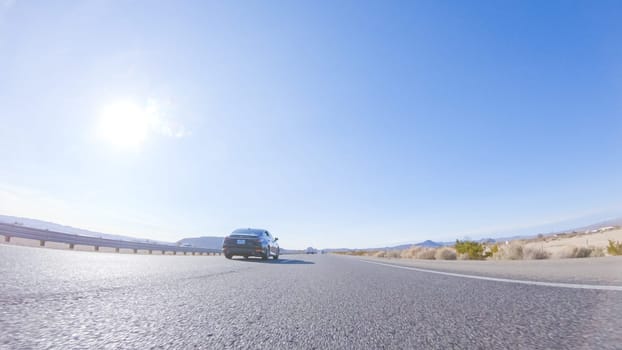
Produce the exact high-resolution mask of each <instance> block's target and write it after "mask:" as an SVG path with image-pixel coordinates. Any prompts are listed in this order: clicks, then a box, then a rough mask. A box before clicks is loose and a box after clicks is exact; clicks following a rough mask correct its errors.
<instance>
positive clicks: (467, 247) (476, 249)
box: [455, 240, 491, 260]
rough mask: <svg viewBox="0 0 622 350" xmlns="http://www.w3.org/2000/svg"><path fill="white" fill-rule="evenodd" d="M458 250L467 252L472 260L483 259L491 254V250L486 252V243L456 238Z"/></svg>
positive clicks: (459, 252) (461, 252)
mask: <svg viewBox="0 0 622 350" xmlns="http://www.w3.org/2000/svg"><path fill="white" fill-rule="evenodd" d="M455 248H456V252H457V253H458V254H466V255H467V256H468V259H470V260H481V259H484V258H486V257H488V256H490V254H491V253H490V252H487V253H485V252H484V249H485V247H484V244H482V243H478V242H473V241H460V240H456V245H455Z"/></svg>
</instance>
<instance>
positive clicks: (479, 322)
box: [0, 245, 622, 349]
mask: <svg viewBox="0 0 622 350" xmlns="http://www.w3.org/2000/svg"><path fill="white" fill-rule="evenodd" d="M621 262H622V261H621V260H619V259H606V258H604V260H601V263H600V265H598V264H597V266H600V268H606V269H607V268H608V269H610V271H619V270H618V269H620V268H621ZM388 263H389V264H394V263H395V262H388ZM406 266H410V267H412V265H408V264H406ZM456 266H459V264H456ZM517 266H518V265H517ZM559 266H562V267H560V268H559V269H563V266H564V265H563V264H562V265H559ZM570 266H572V265H570ZM603 266H604V267H603ZM433 268H434V265H432V266H426V269H433ZM473 269H475V268H472V271H459V272H460V273H465V274H466V273H467V272H469V275H471V276H476V275H478V272H477V271H475V270H473ZM442 270H443V271H447V267H446V266H445V267H444V268H443V269H442ZM506 270H507V269H506ZM601 272H602V271H601ZM494 273H495V272H494V271H493V272H490V271H488V272H486V274H485V275H486V276H488V277H490V276H492V275H493V274H494ZM496 273H497V274H498V276H497V277H499V278H506V279H508V278H512V274H511V273H508V274H505V273H504V272H503V271H501V272H499V271H497V272H496ZM615 273H616V272H614V273H613V274H614V275H615ZM566 274H567V275H568V276H572V273H566ZM603 275H605V276H606V275H607V274H606V273H605V274H603ZM0 276H1V280H0V283H1V284H0V330H1V332H0V348H1V349H47V348H61V349H92V348H98V349H106V348H108V349H124V348H125V349H149V348H179V349H188V348H190V349H192V348H203V349H222V348H248V349H268V348H270V349H418V348H420V349H433V348H438V349H454V348H455V349H506V348H507V349H540V348H546V349H620V348H622V326H621V325H622V321H621V320H620V318H621V317H622V290H598V289H590V288H587V289H582V288H565V287H557V286H547V285H530V284H521V283H512V282H507V281H495V280H485V279H484V280H482V279H477V278H472V277H468V278H467V277H461V276H457V275H447V274H437V273H430V272H427V271H423V270H414V269H404V268H399V267H394V266H392V265H391V266H388V265H379V264H375V263H370V262H365V261H362V260H361V259H357V258H351V257H340V256H332V255H313V256H312V255H292V256H283V259H282V260H280V261H276V262H274V261H269V262H263V261H261V260H250V259H249V260H247V261H245V260H242V259H239V260H233V261H231V260H226V259H225V258H224V257H218V256H216V257H205V256H201V257H199V256H195V257H193V256H149V255H130V254H127V255H126V254H111V253H90V252H72V251H62V250H52V249H42V248H29V247H16V246H7V245H0ZM523 277H525V276H523ZM544 277H546V276H538V280H540V281H542V280H543V278H544ZM602 278H604V279H606V277H602ZM523 279H524V278H523ZM555 282H556V283H559V282H562V283H563V282H564V281H559V279H558V280H556V281H555ZM569 282H572V283H574V284H580V283H581V281H579V280H577V278H573V279H572V280H571V281H569ZM588 282H589V283H588ZM597 282H598V281H597ZM601 282H603V283H598V284H599V285H610V286H611V285H612V283H607V281H601ZM593 283H594V281H587V282H586V284H593ZM588 287H589V285H588Z"/></svg>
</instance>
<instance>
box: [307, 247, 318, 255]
mask: <svg viewBox="0 0 622 350" xmlns="http://www.w3.org/2000/svg"><path fill="white" fill-rule="evenodd" d="M306 253H307V254H317V249H315V248H313V247H309V248H307V250H306Z"/></svg>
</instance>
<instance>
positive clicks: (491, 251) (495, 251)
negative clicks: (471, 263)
mask: <svg viewBox="0 0 622 350" xmlns="http://www.w3.org/2000/svg"><path fill="white" fill-rule="evenodd" d="M498 252H499V245H498V244H495V245H493V246H492V247H491V248H490V253H491V254H492V255H495V254H497V253H498Z"/></svg>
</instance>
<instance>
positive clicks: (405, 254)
mask: <svg viewBox="0 0 622 350" xmlns="http://www.w3.org/2000/svg"><path fill="white" fill-rule="evenodd" d="M421 249H422V248H421V247H417V246H415V245H414V246H411V247H410V248H408V249H404V250H402V252H401V254H400V257H402V258H404V259H415V256H416V255H417V253H418V252H419V250H421Z"/></svg>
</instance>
